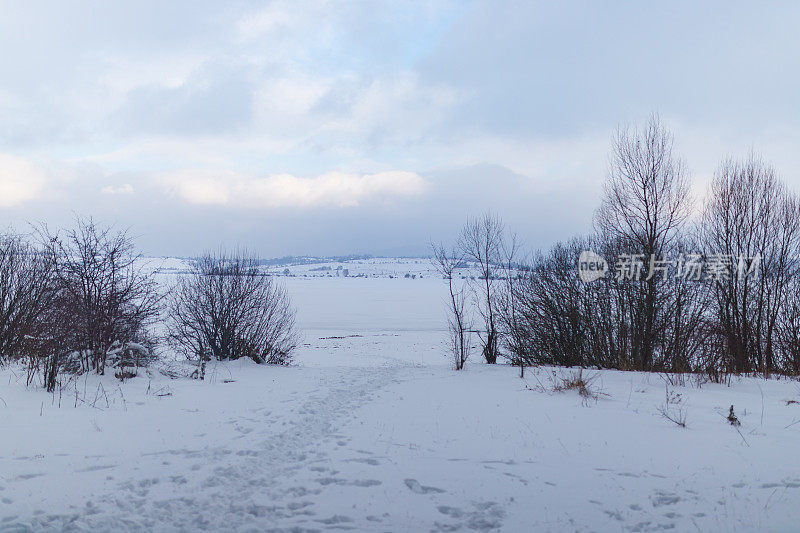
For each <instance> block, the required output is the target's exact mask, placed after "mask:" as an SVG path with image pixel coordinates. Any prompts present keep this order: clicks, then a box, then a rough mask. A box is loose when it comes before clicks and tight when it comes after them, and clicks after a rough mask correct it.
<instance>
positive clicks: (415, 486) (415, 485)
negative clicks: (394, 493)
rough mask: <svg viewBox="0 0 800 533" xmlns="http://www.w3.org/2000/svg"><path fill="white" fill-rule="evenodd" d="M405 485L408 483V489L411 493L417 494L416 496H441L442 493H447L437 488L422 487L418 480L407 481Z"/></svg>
mask: <svg viewBox="0 0 800 533" xmlns="http://www.w3.org/2000/svg"><path fill="white" fill-rule="evenodd" d="M405 483H406V487H408V489H409V490H410V491H411V492H413V493H415V494H430V493H439V494H441V493H443V492H445V491H444V490H442V489H439V488H436V487H426V486H423V485H420V483H419V481H417V480H416V479H406V480H405Z"/></svg>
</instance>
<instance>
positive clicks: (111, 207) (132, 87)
mask: <svg viewBox="0 0 800 533" xmlns="http://www.w3.org/2000/svg"><path fill="white" fill-rule="evenodd" d="M644 4H645V3H643V2H614V3H612V2H593V1H587V2H541V3H539V2H533V1H531V2H497V1H490V0H487V1H472V2H471V1H465V2H457V1H449V0H443V1H439V0H427V1H423V2H419V3H413V2H390V1H373V2H366V1H365V2H345V1H343V2H334V1H303V0H294V1H285V2H284V1H272V2H269V1H268V2H246V1H245V2H242V1H226V2H198V1H190V2H185V3H184V2H177V1H170V2H164V1H162V0H157V1H150V0H137V1H135V2H133V1H131V2H125V3H122V2H113V3H112V2H105V3H104V2H55V1H53V2H5V1H0V47H1V48H0V49H1V50H2V54H0V224H2V225H13V226H14V227H16V228H24V227H25V224H26V222H27V221H40V220H45V221H47V222H48V223H49V224H51V225H61V224H65V223H69V221H70V219H71V218H72V217H73V216H74V215H75V214H80V215H91V216H93V217H95V218H96V219H99V220H102V221H105V222H115V223H116V224H117V225H119V226H122V227H130V228H131V231H132V233H133V234H134V235H136V236H137V241H138V244H139V246H140V248H141V249H142V250H143V251H144V252H145V253H148V254H157V255H166V254H176V255H192V254H195V253H197V252H200V251H202V250H203V249H205V248H209V247H215V246H217V245H219V244H225V245H229V246H230V245H246V246H249V247H251V248H253V249H255V250H257V251H258V252H259V253H260V254H261V255H262V256H278V255H287V254H305V253H308V254H346V253H373V254H382V253H384V254H413V253H421V252H422V253H424V252H425V251H426V244H427V243H428V242H429V241H430V240H431V239H435V240H439V239H447V238H449V237H450V236H451V235H452V234H454V233H455V232H456V231H457V229H458V227H459V226H460V225H461V224H462V222H463V221H464V219H465V218H466V217H467V216H470V215H476V214H480V213H481V212H483V211H486V210H491V211H494V212H496V213H499V214H501V215H502V216H503V218H504V219H505V220H506V223H507V225H508V226H510V227H513V228H514V230H516V232H517V233H518V234H519V235H520V236H521V237H522V238H523V239H524V241H525V242H526V243H527V244H528V245H529V246H531V247H538V246H548V245H549V244H551V243H552V242H554V241H555V240H558V239H563V238H565V237H568V236H570V235H572V234H574V233H578V232H582V231H585V230H586V229H587V228H588V226H589V224H590V221H591V217H592V212H593V209H594V208H595V207H596V205H597V202H598V195H599V193H600V191H601V186H602V181H603V178H604V176H605V174H606V170H607V164H608V149H609V146H610V138H611V135H612V134H613V132H614V130H615V128H616V127H618V126H619V125H623V124H631V123H638V122H642V121H644V120H646V119H647V117H648V115H649V114H650V113H651V112H657V113H659V114H660V115H661V117H662V119H663V121H664V122H666V123H667V125H668V126H669V127H670V128H671V129H672V130H673V131H674V133H675V138H676V145H677V148H678V150H679V151H680V153H681V154H682V156H683V157H684V158H685V160H686V162H687V165H688V167H689V168H690V169H691V171H692V174H693V176H694V179H695V190H696V192H697V195H698V197H701V196H702V194H703V192H704V190H705V186H706V183H707V181H708V179H709V178H710V176H711V175H712V174H713V172H714V168H715V166H716V165H717V162H718V161H719V160H720V159H721V158H722V157H724V156H726V155H731V154H732V155H736V154H743V153H746V152H747V151H748V150H750V149H755V150H757V151H759V152H761V153H763V155H764V156H765V158H767V159H768V160H771V161H772V162H774V163H775V165H776V166H777V167H778V169H779V171H780V173H781V174H782V175H783V177H784V179H785V180H786V181H787V182H788V183H789V184H790V185H791V186H792V187H793V188H795V189H796V190H800V150H798V148H799V147H800V97H799V96H798V94H800V91H799V89H800V35H799V34H798V31H797V22H798V20H800V4H797V3H791V2H786V3H755V2H747V3H745V2H742V3H738V2H730V1H726V2H716V3H715V2H704V3H702V4H703V5H699V4H701V3H699V2H662V3H658V4H657V3H655V2H653V3H648V5H644Z"/></svg>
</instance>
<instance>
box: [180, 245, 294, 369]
mask: <svg viewBox="0 0 800 533" xmlns="http://www.w3.org/2000/svg"><path fill="white" fill-rule="evenodd" d="M294 319H295V312H294V309H293V308H292V305H291V302H290V301H289V297H288V295H287V294H286V292H285V291H284V289H283V287H281V286H279V285H277V284H275V283H274V282H273V280H272V279H271V278H270V277H269V276H267V275H265V274H264V273H262V272H261V271H260V270H259V268H258V261H257V260H256V259H255V258H254V257H253V256H251V255H249V254H247V253H246V252H237V253H233V254H226V253H225V252H219V253H217V254H206V255H204V256H203V257H201V258H200V259H198V260H197V261H196V262H195V267H194V271H193V272H192V273H190V274H188V275H185V276H184V277H182V278H181V279H179V280H178V283H177V286H176V287H175V289H174V291H173V295H172V299H171V302H170V305H169V317H168V339H169V342H170V343H171V345H172V346H173V347H174V348H175V349H176V350H177V351H178V352H179V353H181V354H183V355H185V356H186V357H187V358H190V359H195V360H197V361H198V362H199V363H200V364H201V365H203V363H204V362H206V361H210V360H228V359H239V358H241V357H250V358H251V359H253V361H255V362H257V363H270V364H288V363H289V362H291V356H292V351H293V350H294V349H295V347H296V346H297V334H296V330H295V325H294Z"/></svg>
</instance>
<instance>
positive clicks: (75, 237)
mask: <svg viewBox="0 0 800 533" xmlns="http://www.w3.org/2000/svg"><path fill="white" fill-rule="evenodd" d="M38 233H39V236H40V239H41V241H42V248H43V252H44V253H45V254H46V256H47V258H48V260H49V261H50V263H51V265H52V272H53V282H54V284H55V287H56V291H57V293H56V296H55V300H54V303H53V305H52V307H53V309H51V310H50V314H51V315H53V319H52V321H54V322H60V323H61V324H60V326H59V328H58V331H57V333H56V335H57V336H58V338H57V339H54V340H55V342H56V343H57V347H55V349H56V350H57V351H58V352H59V353H61V354H79V355H78V359H77V361H71V362H70V364H72V365H75V367H74V368H70V369H68V370H73V371H88V370H93V371H96V372H97V373H100V374H102V373H104V372H105V368H106V364H107V363H108V362H109V355H112V359H113V355H114V354H119V353H121V352H120V350H119V348H120V347H124V346H128V345H130V344H131V343H136V344H137V345H141V344H148V343H149V339H148V327H149V326H150V325H151V324H152V323H153V322H154V321H155V320H156V319H157V317H158V314H159V308H160V307H159V306H160V302H161V300H162V296H161V295H160V294H159V291H158V288H157V285H156V282H155V280H154V279H153V275H152V273H149V272H147V271H146V270H145V268H144V265H142V263H141V257H140V256H139V255H138V254H137V253H136V251H135V249H134V246H133V240H132V239H131V238H130V237H129V236H128V234H127V232H125V231H116V230H114V229H113V228H112V227H107V226H106V227H104V226H100V225H98V224H96V223H95V222H94V221H93V220H92V219H91V218H89V219H81V218H79V219H77V220H76V226H75V227H74V228H73V229H70V230H67V231H63V232H55V233H51V232H50V231H49V230H48V229H47V227H46V226H41V227H40V228H39V232H38ZM112 362H113V363H114V364H116V363H117V361H112Z"/></svg>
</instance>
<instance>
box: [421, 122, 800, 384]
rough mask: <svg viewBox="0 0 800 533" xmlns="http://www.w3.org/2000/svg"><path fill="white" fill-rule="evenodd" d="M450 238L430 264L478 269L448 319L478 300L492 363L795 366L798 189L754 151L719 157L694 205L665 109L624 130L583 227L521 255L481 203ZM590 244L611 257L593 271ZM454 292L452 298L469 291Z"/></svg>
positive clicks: (799, 305) (757, 369)
mask: <svg viewBox="0 0 800 533" xmlns="http://www.w3.org/2000/svg"><path fill="white" fill-rule="evenodd" d="M455 250H456V251H455V252H452V253H449V254H445V253H444V251H443V248H441V247H439V248H437V251H438V253H437V254H436V264H438V265H450V266H452V265H453V262H456V263H458V262H461V263H463V262H469V263H470V266H471V268H472V271H477V276H476V279H471V276H469V275H467V276H465V277H466V281H467V283H466V287H467V289H466V290H467V291H468V292H469V294H470V296H471V298H470V300H469V301H470V302H471V303H472V306H471V307H470V308H468V309H466V310H463V311H462V312H461V315H462V318H461V319H459V320H455V321H451V322H453V323H454V324H455V327H454V326H453V324H451V330H453V331H454V332H457V331H458V329H459V328H460V326H459V324H470V319H469V317H470V316H471V314H470V311H471V309H474V310H476V312H475V314H476V316H478V317H480V318H481V320H480V323H481V327H480V328H478V330H477V335H478V336H479V338H480V341H481V342H480V344H481V349H482V350H483V354H484V357H485V359H486V362H488V363H492V362H495V361H496V359H497V357H498V356H499V355H500V356H503V357H505V358H507V359H509V360H510V362H512V363H513V364H518V365H520V366H522V367H523V368H524V365H534V364H553V365H565V366H596V367H603V368H616V369H625V370H646V371H659V372H704V373H707V374H709V375H711V376H712V377H713V378H716V379H720V378H721V377H724V376H725V375H728V374H730V373H761V374H765V375H769V374H771V373H787V374H794V375H796V374H798V373H800V275H798V274H800V272H798V269H799V268H800V199H799V198H798V195H797V194H796V193H795V192H793V191H790V190H789V189H788V188H787V187H786V185H785V184H784V183H783V182H782V181H781V180H780V179H779V177H778V175H777V172H776V171H775V169H774V168H773V167H772V166H771V165H770V164H768V163H767V162H765V161H764V160H762V159H761V158H760V157H758V156H756V155H754V154H750V155H748V156H746V157H745V158H743V159H740V160H737V159H726V160H725V161H723V162H722V163H721V164H720V166H719V168H718V170H717V172H716V174H715V177H714V179H713V180H712V182H711V184H710V187H709V190H708V193H707V195H706V198H705V199H704V201H703V202H702V203H700V204H695V202H694V199H693V198H692V197H691V195H690V178H689V174H688V172H687V170H686V166H685V164H684V163H683V161H682V160H681V159H680V157H678V155H677V154H676V152H675V149H674V144H673V137H672V135H671V133H670V132H669V131H668V130H667V129H666V128H665V127H664V125H663V124H662V123H661V122H660V120H659V118H658V117H657V116H653V117H651V119H650V120H649V121H648V122H647V123H646V124H645V125H644V127H641V128H622V129H620V130H618V132H617V133H616V135H615V137H614V142H613V150H612V157H611V162H610V169H609V173H608V177H607V180H606V184H605V191H604V195H603V198H602V201H601V204H600V207H599V209H598V210H597V212H596V215H595V221H594V227H593V231H592V233H591V234H590V235H589V236H586V237H576V238H573V239H571V240H569V241H567V242H562V243H557V244H556V245H555V246H553V247H552V248H551V249H550V250H549V251H547V252H544V253H542V252H539V253H536V254H535V255H534V256H533V257H531V258H529V260H528V261H527V262H526V264H525V265H521V264H519V262H518V261H516V260H515V255H518V254H519V252H518V249H517V246H516V244H515V242H514V240H513V239H509V238H508V237H507V236H506V235H505V232H504V230H503V226H502V223H501V222H500V221H499V220H498V219H497V218H496V217H493V216H490V215H486V216H484V217H483V218H480V219H477V220H475V221H471V222H469V223H468V224H467V225H466V226H465V229H464V231H463V232H462V235H461V238H460V239H459V240H458V245H457V246H456V248H455ZM585 250H592V251H594V252H596V253H597V254H599V255H600V256H602V257H603V258H604V259H605V261H606V264H607V265H608V267H609V272H608V273H607V274H606V275H605V276H603V277H601V278H600V279H598V280H596V281H593V282H590V283H589V282H584V281H582V280H581V279H580V278H579V276H578V273H577V269H578V265H577V261H578V257H579V255H580V254H581V252H583V251H585ZM622 257H636V258H641V261H640V262H638V263H637V264H636V272H635V274H636V275H635V276H629V275H620V274H619V272H618V270H619V269H620V268H621V265H620V261H621V258H622ZM698 265H700V267H699V268H698ZM703 265H705V266H706V267H708V265H716V266H715V269H716V271H715V272H709V271H708V269H706V270H705V271H704V270H703ZM461 266H466V265H464V264H462V265H461ZM440 270H441V272H442V274H443V275H444V277H445V278H449V279H453V278H454V277H456V276H457V272H455V271H449V272H448V270H447V269H446V268H440ZM461 272H462V273H463V272H466V270H464V269H462V270H461ZM462 275H463V274H462ZM490 280H491V281H490ZM452 286H453V284H452V282H451V287H452ZM456 287H457V290H461V289H460V288H459V287H461V285H458V284H456ZM451 295H453V291H452V290H451ZM456 296H457V297H455V298H453V299H452V301H453V302H455V303H454V304H453V305H455V304H456V303H458V302H461V301H463V299H464V295H463V294H462V293H458V292H457V293H456ZM451 307H452V306H451ZM453 311H454V307H453V309H451V310H450V314H451V315H453ZM461 329H466V330H468V331H469V330H471V328H461ZM454 338H458V335H455V336H454ZM467 355H468V354H467ZM461 367H463V363H462V365H461Z"/></svg>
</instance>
